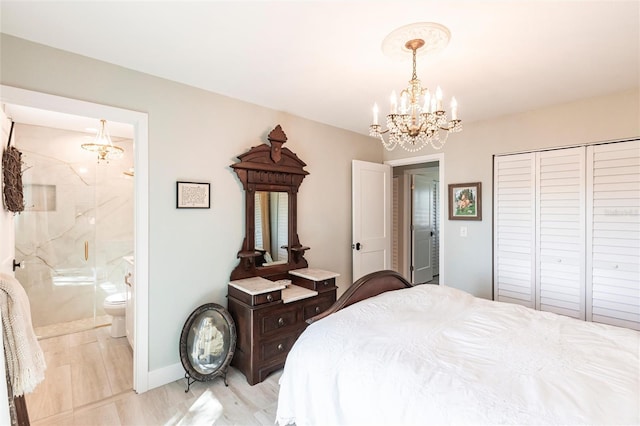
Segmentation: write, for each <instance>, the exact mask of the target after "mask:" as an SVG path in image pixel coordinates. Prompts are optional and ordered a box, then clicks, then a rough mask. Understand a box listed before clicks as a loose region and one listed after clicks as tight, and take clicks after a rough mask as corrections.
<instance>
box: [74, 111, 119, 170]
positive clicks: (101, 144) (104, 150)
mask: <svg viewBox="0 0 640 426" xmlns="http://www.w3.org/2000/svg"><path fill="white" fill-rule="evenodd" d="M80 146H81V147H82V148H84V149H86V150H87V151H91V152H97V153H98V163H99V162H100V161H106V162H107V163H108V162H109V160H112V159H118V158H121V157H122V155H123V154H124V149H122V148H120V147H119V146H115V145H114V144H113V142H111V137H110V136H109V132H108V131H107V120H100V130H98V134H96V138H95V139H94V141H93V142H92V143H83V144H82V145H80Z"/></svg>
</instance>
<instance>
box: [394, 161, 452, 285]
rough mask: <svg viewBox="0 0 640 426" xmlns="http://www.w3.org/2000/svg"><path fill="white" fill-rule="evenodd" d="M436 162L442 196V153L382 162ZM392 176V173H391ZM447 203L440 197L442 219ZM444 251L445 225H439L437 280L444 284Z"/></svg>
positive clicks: (399, 163)
mask: <svg viewBox="0 0 640 426" xmlns="http://www.w3.org/2000/svg"><path fill="white" fill-rule="evenodd" d="M434 162H437V163H438V180H439V182H438V190H439V191H440V197H442V196H443V194H445V192H444V153H438V154H427V155H422V156H418V157H409V158H399V159H396V160H387V161H385V162H384V164H388V165H389V166H391V168H393V167H399V166H408V165H412V164H422V163H434ZM391 175H392V176H393V173H392V174H391ZM446 205H447V203H443V202H442V199H441V202H440V212H439V213H440V219H441V220H442V218H444V217H447V216H446V215H447V212H446V211H445V207H446ZM444 252H445V227H444V226H442V224H441V226H440V254H439V256H438V262H439V263H440V267H439V272H440V275H439V279H438V282H439V283H440V285H446V284H445V283H446V280H445V272H446V270H445V268H444V264H445V263H444Z"/></svg>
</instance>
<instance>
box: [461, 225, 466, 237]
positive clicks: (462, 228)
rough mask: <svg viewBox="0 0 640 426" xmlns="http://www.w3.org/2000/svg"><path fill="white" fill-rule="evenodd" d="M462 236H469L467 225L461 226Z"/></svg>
mask: <svg viewBox="0 0 640 426" xmlns="http://www.w3.org/2000/svg"><path fill="white" fill-rule="evenodd" d="M460 236H461V237H466V236H467V227H466V226H461V227H460Z"/></svg>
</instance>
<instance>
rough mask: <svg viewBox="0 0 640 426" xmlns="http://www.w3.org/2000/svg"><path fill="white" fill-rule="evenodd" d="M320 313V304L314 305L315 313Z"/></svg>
mask: <svg viewBox="0 0 640 426" xmlns="http://www.w3.org/2000/svg"><path fill="white" fill-rule="evenodd" d="M319 313H320V306H316V314H319Z"/></svg>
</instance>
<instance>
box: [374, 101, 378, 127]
mask: <svg viewBox="0 0 640 426" xmlns="http://www.w3.org/2000/svg"><path fill="white" fill-rule="evenodd" d="M373 124H374V125H377V124H378V104H375V103H374V104H373Z"/></svg>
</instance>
